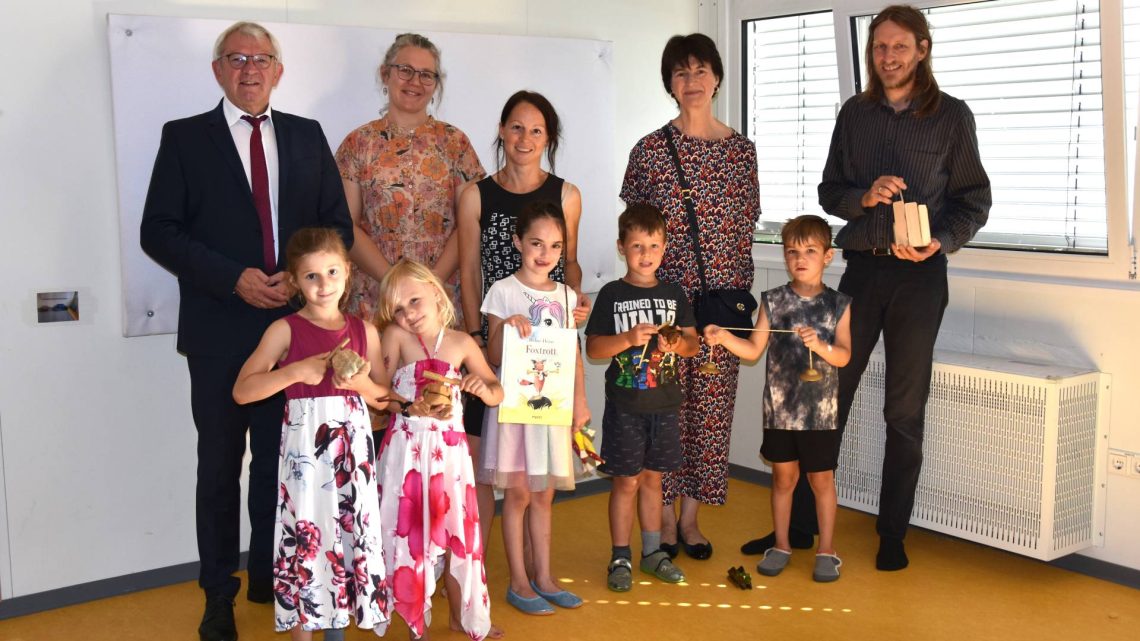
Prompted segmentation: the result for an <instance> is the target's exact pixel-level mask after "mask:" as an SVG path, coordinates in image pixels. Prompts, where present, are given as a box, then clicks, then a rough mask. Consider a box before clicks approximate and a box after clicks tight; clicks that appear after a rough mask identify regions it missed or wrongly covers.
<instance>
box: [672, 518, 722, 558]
mask: <svg viewBox="0 0 1140 641" xmlns="http://www.w3.org/2000/svg"><path fill="white" fill-rule="evenodd" d="M677 541H678V542H680V544H681V547H682V548H683V549H684V550H685V554H688V555H689V557H690V558H692V559H695V560H697V561H704V560H705V559H708V558H709V557H711V556H712V552H713V548H712V543H696V544H693V545H690V544H689V543H686V542H685V535H683V534H681V527H680V526H677ZM662 548H664V546H662Z"/></svg>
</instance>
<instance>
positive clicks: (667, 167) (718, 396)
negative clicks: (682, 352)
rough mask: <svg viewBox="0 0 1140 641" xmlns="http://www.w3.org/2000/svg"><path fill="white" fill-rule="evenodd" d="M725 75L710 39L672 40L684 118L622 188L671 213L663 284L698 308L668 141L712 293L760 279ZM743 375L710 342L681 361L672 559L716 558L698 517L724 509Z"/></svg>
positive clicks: (665, 78) (668, 518)
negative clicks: (703, 368)
mask: <svg viewBox="0 0 1140 641" xmlns="http://www.w3.org/2000/svg"><path fill="white" fill-rule="evenodd" d="M723 77H724V68H723V65H722V64H721V59H720V54H719V53H717V50H716V45H715V44H714V43H713V41H712V40H711V39H709V38H708V37H707V36H704V35H702V34H696V33H695V34H692V35H688V36H674V37H672V38H670V40H669V42H668V43H667V44H666V45H665V51H664V53H663V54H662V56H661V81H662V83H663V84H664V86H665V91H666V92H668V93H669V95H670V96H672V98H673V100H674V101H675V102H676V103H677V105H678V107H679V109H680V113H679V114H678V116H677V117H676V118H674V119H673V120H671V121H670V122H669V123H668V124H666V125H665V127H663V128H662V129H659V130H657V131H654V132H652V133H650V134H649V135H647V136H645V137H644V138H642V139H641V140H639V141H638V142H637V144H636V145H635V146H634V148H633V150H632V151H631V152H630V154H629V164H628V165H627V166H626V170H625V180H624V182H623V183H622V188H621V198H622V200H624V201H625V202H626V204H627V205H632V204H634V203H647V204H650V205H653V206H654V207H657V208H658V209H660V210H661V212H662V213H663V214H664V215H665V223H666V236H667V238H668V244H667V245H666V249H665V257H664V259H663V260H662V261H661V267H660V269H659V270H658V272H657V276H658V278H660V279H661V280H663V281H667V282H674V283H678V284H680V285H681V286H682V287H683V288H684V289H685V293H686V294H687V295H688V296H689V302H690V303H692V302H694V299H695V297H696V295H697V293H698V292H699V291H700V288H701V285H700V279H699V277H698V275H697V267H696V258H695V254H694V253H693V252H694V247H693V243H692V240H691V238H690V236H691V235H690V232H689V223H688V214H687V212H686V210H685V205H684V202H683V201H682V200H681V185H680V182H679V180H678V177H677V170H676V166H675V163H674V162H673V158H672V155H671V154H670V152H669V148H668V146H667V144H666V136H668V137H669V138H671V139H672V140H673V143H674V144H675V145H676V147H677V154H678V155H679V156H680V159H681V166H682V167H683V169H684V172H685V175H686V177H687V178H688V181H689V183H690V186H691V188H692V190H693V194H692V197H693V200H694V201H695V203H696V210H697V220H698V221H699V227H700V229H699V230H698V231H699V235H700V251H701V256H702V258H703V259H704V264H705V277H706V279H707V280H708V287H709V289H729V288H744V289H749V288H751V287H752V279H753V276H754V274H755V268H754V266H753V264H752V233H753V229H754V228H755V225H756V220H757V218H758V217H759V216H760V189H759V185H758V183H757V177H756V146H755V145H754V144H753V143H752V142H751V141H750V140H748V139H747V138H745V137H744V136H742V135H740V134H739V133H737V132H735V131H733V130H732V129H731V128H729V127H728V126H727V125H725V124H724V123H722V122H720V121H718V120H717V119H716V118H715V117H714V116H713V98H714V97H715V96H716V93H717V90H718V89H719V87H720V81H721V79H722V78H723ZM709 360H712V361H714V362H715V363H716V364H717V365H718V366H719V367H720V373H719V374H714V375H709V374H701V373H699V372H698V371H697V368H698V366H699V365H700V364H701V363H704V362H706V361H709ZM739 369H740V360H739V359H738V358H737V357H735V356H733V355H732V354H730V353H729V352H728V351H727V350H724V349H710V348H709V346H707V345H703V344H702V345H701V351H700V352H699V353H698V354H697V356H695V357H693V358H684V359H681V368H680V378H681V387H682V389H683V391H684V401H683V404H682V406H681V413H680V419H681V447H682V452H683V455H684V464H683V466H682V468H681V469H680V470H678V471H676V472H668V473H666V474H665V475H664V476H663V479H662V490H663V498H664V501H665V504H666V505H672V504H673V503H674V499H676V498H678V497H680V503H681V515H680V518H679V519H678V518H677V515H676V513H675V511H674V510H673V509H667V510H664V511H663V512H662V513H661V521H662V523H661V539H662V545H661V548H662V549H664V550H666V551H668V552H670V553H671V555H672V556H675V555H676V552H677V543H676V542H675V541H678V540H679V541H680V542H681V543H682V546H681V547H683V548H684V549H685V551H686V553H688V554H689V555H690V556H692V557H693V558H696V559H707V558H708V557H709V556H711V555H712V545H711V544H710V543H709V541H708V539H707V538H705V536H704V535H703V534H702V533H701V531H700V527H699V526H698V523H697V513H698V508H699V506H700V505H701V504H702V503H707V504H709V505H722V504H723V503H724V502H725V495H726V492H727V489H728V446H729V435H730V433H731V431H732V418H733V409H734V403H735V400H736V384H737V375H738V373H739ZM678 529H679V530H680V531H679V532H678Z"/></svg>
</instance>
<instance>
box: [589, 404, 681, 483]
mask: <svg viewBox="0 0 1140 641" xmlns="http://www.w3.org/2000/svg"><path fill="white" fill-rule="evenodd" d="M601 454H602V458H603V459H604V460H605V463H603V464H602V465H600V466H599V467H598V469H599V470H600V471H602V472H605V473H606V474H609V475H610V476H637V475H638V474H640V473H641V471H642V470H652V471H654V472H671V471H673V470H678V469H680V468H681V463H682V458H681V429H680V425H679V423H678V421H677V413H676V412H668V413H660V414H633V413H630V412H623V411H622V410H620V409H619V408H618V407H617V406H616V405H614V404H613V403H610V402H608V401H607V402H606V410H605V413H604V414H603V415H602V452H601Z"/></svg>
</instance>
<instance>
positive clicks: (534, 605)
mask: <svg viewBox="0 0 1140 641" xmlns="http://www.w3.org/2000/svg"><path fill="white" fill-rule="evenodd" d="M536 592H537V590H536ZM507 603H510V604H511V605H513V606H515V609H516V610H518V611H519V612H522V613H523V614H533V615H535V616H546V615H548V614H554V608H553V607H551V605H550V604H549V603H547V602H546V599H544V598H542V597H541V596H536V597H533V598H530V599H524V598H522V597H521V596H519V595H517V594H515V591H514V590H512V589H510V588H509V587H508V588H507Z"/></svg>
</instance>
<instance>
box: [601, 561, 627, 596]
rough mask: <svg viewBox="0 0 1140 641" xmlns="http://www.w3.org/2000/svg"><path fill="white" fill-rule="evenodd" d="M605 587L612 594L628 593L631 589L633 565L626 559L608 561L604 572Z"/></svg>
mask: <svg viewBox="0 0 1140 641" xmlns="http://www.w3.org/2000/svg"><path fill="white" fill-rule="evenodd" d="M606 587H608V588H609V589H610V590H612V591H614V592H629V589H630V588H631V587H633V564H632V563H630V562H629V560H628V559H623V558H617V559H614V560H613V561H610V567H609V568H607V570H606Z"/></svg>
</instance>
